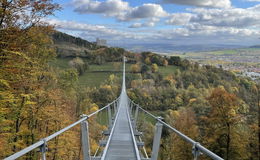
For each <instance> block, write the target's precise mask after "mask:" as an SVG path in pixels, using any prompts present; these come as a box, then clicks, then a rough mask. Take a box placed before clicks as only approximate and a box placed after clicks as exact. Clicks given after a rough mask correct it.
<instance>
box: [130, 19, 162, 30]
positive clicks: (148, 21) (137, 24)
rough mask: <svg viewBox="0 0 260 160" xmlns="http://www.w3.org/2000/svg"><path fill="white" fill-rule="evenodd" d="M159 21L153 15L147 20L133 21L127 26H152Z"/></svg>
mask: <svg viewBox="0 0 260 160" xmlns="http://www.w3.org/2000/svg"><path fill="white" fill-rule="evenodd" d="M159 21H160V19H159V18H156V17H154V18H150V19H149V20H147V21H146V22H144V23H133V24H131V25H130V26H129V27H128V28H142V27H153V26H155V24H156V23H157V22H159Z"/></svg>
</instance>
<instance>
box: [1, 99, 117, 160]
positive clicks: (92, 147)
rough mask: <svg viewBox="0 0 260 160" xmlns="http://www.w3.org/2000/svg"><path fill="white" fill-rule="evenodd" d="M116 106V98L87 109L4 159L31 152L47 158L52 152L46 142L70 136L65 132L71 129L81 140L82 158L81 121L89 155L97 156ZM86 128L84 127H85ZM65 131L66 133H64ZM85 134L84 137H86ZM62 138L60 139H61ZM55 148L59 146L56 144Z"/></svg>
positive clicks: (19, 156)
mask: <svg viewBox="0 0 260 160" xmlns="http://www.w3.org/2000/svg"><path fill="white" fill-rule="evenodd" d="M117 107H118V98H117V99H116V100H115V101H113V102H112V103H110V104H108V105H107V106H105V107H103V108H101V109H93V110H89V111H88V112H89V113H88V114H87V115H85V114H83V115H81V117H80V119H79V120H78V121H77V122H75V123H73V124H71V125H69V126H67V127H65V128H63V129H61V130H59V131H57V132H55V133H53V134H52V135H50V136H48V137H45V138H43V139H41V140H39V141H38V142H36V143H34V144H32V145H31V146H28V147H26V148H24V149H22V150H21V151H19V152H17V153H15V154H13V155H10V156H9V157H6V158H5V159H4V160H14V159H17V158H21V157H22V159H23V158H26V156H25V155H28V154H32V153H37V155H36V157H37V159H42V160H46V159H48V157H49V155H50V154H52V153H51V152H52V151H51V150H48V144H49V145H53V144H54V143H55V140H56V139H57V138H59V137H63V138H64V136H65V138H71V137H66V133H68V132H70V131H71V130H77V131H78V133H79V135H75V136H74V137H80V139H81V140H79V144H78V145H79V146H80V151H79V152H78V153H80V154H79V156H77V157H78V158H77V159H84V156H83V155H82V152H83V144H82V138H83V137H82V128H81V127H82V126H81V125H82V123H84V122H87V128H88V130H87V131H86V133H85V135H86V136H88V142H89V144H88V146H87V147H88V148H89V151H87V152H89V153H90V154H89V157H99V155H100V154H101V153H102V151H103V148H104V147H103V145H102V140H104V141H105V140H106V139H107V137H108V136H107V135H108V134H107V133H109V132H108V131H109V128H110V127H111V125H112V123H113V117H114V116H115V115H116V112H117ZM80 126H81V127H80ZM85 129H86V127H85ZM64 132H66V133H64ZM86 136H85V137H86ZM61 140H62V139H61ZM55 147H57V149H58V148H59V147H60V146H58V145H56V146H55Z"/></svg>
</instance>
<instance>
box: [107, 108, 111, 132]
mask: <svg viewBox="0 0 260 160" xmlns="http://www.w3.org/2000/svg"><path fill="white" fill-rule="evenodd" d="M107 110H108V128H109V129H111V127H112V114H111V106H108V107H107Z"/></svg>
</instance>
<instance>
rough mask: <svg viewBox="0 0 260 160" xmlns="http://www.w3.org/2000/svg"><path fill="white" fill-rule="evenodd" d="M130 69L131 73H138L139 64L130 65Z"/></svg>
mask: <svg viewBox="0 0 260 160" xmlns="http://www.w3.org/2000/svg"><path fill="white" fill-rule="evenodd" d="M130 69H131V72H133V73H138V72H140V65H139V64H132V65H131V67H130Z"/></svg>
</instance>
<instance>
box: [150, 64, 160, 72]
mask: <svg viewBox="0 0 260 160" xmlns="http://www.w3.org/2000/svg"><path fill="white" fill-rule="evenodd" d="M151 69H152V72H153V73H155V72H158V69H159V67H158V65H157V64H155V63H154V64H152V67H151Z"/></svg>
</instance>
